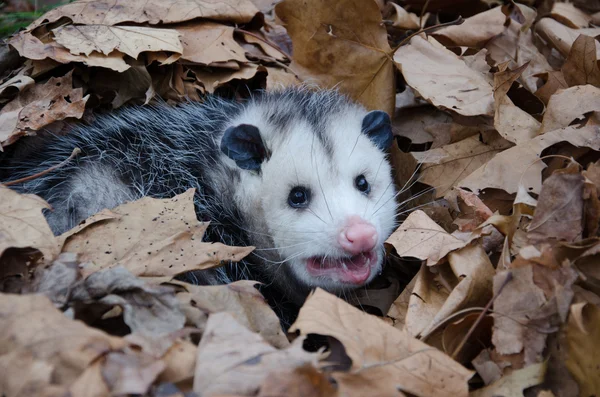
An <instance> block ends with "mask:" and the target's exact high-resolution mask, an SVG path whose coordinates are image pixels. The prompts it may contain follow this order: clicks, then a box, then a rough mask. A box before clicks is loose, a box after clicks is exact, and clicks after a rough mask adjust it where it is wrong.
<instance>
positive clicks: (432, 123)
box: [392, 106, 476, 147]
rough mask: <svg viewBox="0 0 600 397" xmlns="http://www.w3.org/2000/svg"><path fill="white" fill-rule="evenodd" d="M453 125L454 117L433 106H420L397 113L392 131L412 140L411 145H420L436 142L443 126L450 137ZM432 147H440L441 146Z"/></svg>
mask: <svg viewBox="0 0 600 397" xmlns="http://www.w3.org/2000/svg"><path fill="white" fill-rule="evenodd" d="M451 123H452V116H450V115H449V114H447V113H445V112H442V111H440V110H438V109H436V108H434V107H433V106H419V107H416V108H409V109H402V110H398V111H396V115H395V117H394V119H393V120H392V131H393V132H394V135H398V136H402V137H405V138H408V139H410V141H411V144H413V145H419V144H422V143H427V142H434V140H436V138H438V137H439V135H441V132H442V131H441V130H442V128H443V127H442V126H444V127H447V129H448V135H450V134H451V132H450V128H451V126H452V124H451ZM475 133H476V132H475ZM443 143H444V144H445V143H449V142H443ZM432 146H434V147H439V146H441V144H437V145H432Z"/></svg>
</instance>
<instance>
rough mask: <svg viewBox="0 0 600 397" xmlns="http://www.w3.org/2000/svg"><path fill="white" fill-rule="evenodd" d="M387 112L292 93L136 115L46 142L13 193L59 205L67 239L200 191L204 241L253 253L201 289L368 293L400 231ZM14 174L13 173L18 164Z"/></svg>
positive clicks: (24, 161) (294, 294) (337, 97)
mask: <svg viewBox="0 0 600 397" xmlns="http://www.w3.org/2000/svg"><path fill="white" fill-rule="evenodd" d="M392 140H393V135H392V130H391V123H390V118H389V116H388V115H387V114H386V113H385V112H382V111H370V112H369V111H367V110H366V109H365V108H364V107H362V106H360V105H358V104H356V103H354V102H352V101H351V100H349V99H348V98H347V97H346V96H344V95H342V94H340V93H338V92H337V91H333V90H316V91H315V90H309V89H306V88H291V89H285V90H282V91H279V92H273V93H262V94H256V95H254V96H252V97H251V98H250V99H248V100H247V101H244V102H237V101H233V100H226V99H221V98H218V97H216V96H209V97H208V98H207V99H206V100H205V101H204V102H203V103H198V102H186V103H183V104H180V105H177V106H169V105H167V104H165V103H158V104H155V105H152V106H129V107H125V108H123V109H121V110H117V111H114V112H112V113H109V114H106V115H101V116H98V117H97V118H96V119H95V120H94V121H93V122H91V123H90V124H87V125H86V124H79V125H73V126H72V127H71V128H70V131H69V133H68V134H67V135H65V136H50V137H47V138H44V139H43V141H42V143H41V144H39V145H37V146H36V147H37V149H36V150H33V151H32V152H31V153H29V154H28V155H27V156H25V157H24V158H23V156H16V158H13V159H11V160H10V161H7V162H5V167H9V170H10V174H11V179H18V178H21V177H23V176H27V175H32V174H36V173H38V172H40V171H42V170H45V169H47V168H49V167H51V166H54V165H56V164H58V163H60V162H62V161H63V160H65V159H66V158H68V157H69V155H70V154H71V152H72V151H73V149H74V148H76V147H77V148H80V149H81V154H80V155H79V156H78V157H76V158H75V159H73V160H72V161H70V162H69V163H68V164H67V165H65V166H63V167H61V168H58V169H56V170H54V171H53V172H51V173H49V174H46V175H44V176H41V177H39V178H37V179H34V180H31V181H28V182H25V183H23V184H20V185H15V186H13V188H15V189H16V190H18V191H20V192H24V193H34V194H37V195H39V196H41V197H42V198H44V199H45V200H47V201H48V202H49V203H50V205H51V206H52V208H53V210H52V211H48V212H47V213H46V214H45V215H46V218H47V220H48V223H49V225H50V227H51V229H52V231H53V232H54V233H55V234H60V233H63V232H65V231H67V230H69V229H71V228H72V227H74V226H76V225H77V224H79V223H80V222H81V221H83V220H85V219H86V218H88V217H89V216H91V215H93V214H95V213H97V212H99V211H100V210H102V209H105V208H109V209H110V208H113V207H116V206H118V205H120V204H123V203H125V202H128V201H132V200H136V199H139V198H141V197H144V196H151V197H157V198H167V197H172V196H174V195H176V194H180V193H183V192H184V191H186V190H187V189H189V188H196V192H197V193H196V197H195V205H196V212H197V214H198V217H199V219H201V220H207V221H210V226H209V228H208V231H207V233H206V237H205V240H207V241H219V242H223V243H225V244H229V245H238V246H249V245H252V246H255V247H256V249H255V251H254V252H253V253H252V254H251V256H250V257H248V258H247V259H246V260H245V261H244V262H243V263H238V264H231V265H229V266H226V267H223V268H220V269H217V270H212V271H203V272H199V273H197V274H196V275H195V276H194V277H197V280H196V281H197V282H198V283H201V284H219V283H227V282H230V281H233V280H238V279H255V280H258V281H261V282H263V283H265V284H267V285H269V286H270V287H271V288H274V289H275V290H277V291H278V292H279V293H280V295H279V296H280V297H283V298H284V299H286V300H289V301H291V302H293V303H294V304H296V305H300V304H301V303H302V302H303V300H304V299H305V297H306V296H307V294H308V292H309V291H310V290H311V289H313V288H315V287H321V288H324V289H325V290H328V291H330V292H333V293H341V292H343V291H345V290H347V289H352V288H357V287H360V286H363V285H365V284H367V283H368V282H369V281H371V280H372V279H373V278H374V277H375V276H376V275H377V274H378V273H380V272H381V270H382V263H383V260H384V248H383V242H384V241H385V240H386V239H387V237H388V236H389V235H390V234H391V232H392V231H393V228H394V226H395V222H396V221H395V214H396V202H395V200H394V197H395V186H394V182H393V179H392V174H391V166H390V163H389V161H388V149H389V147H390V145H391V143H392ZM6 164H8V165H6Z"/></svg>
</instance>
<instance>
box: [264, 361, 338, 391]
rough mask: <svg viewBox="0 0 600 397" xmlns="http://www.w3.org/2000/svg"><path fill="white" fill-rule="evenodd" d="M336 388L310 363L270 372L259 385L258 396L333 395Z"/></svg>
mask: <svg viewBox="0 0 600 397" xmlns="http://www.w3.org/2000/svg"><path fill="white" fill-rule="evenodd" d="M337 395H338V392H337V390H336V389H335V387H334V386H333V385H332V384H331V382H330V381H329V379H328V378H327V376H326V375H325V374H323V373H322V372H319V371H317V370H316V369H315V368H314V367H312V366H310V365H305V366H303V367H298V368H294V369H293V370H289V371H281V372H272V373H270V374H269V375H268V376H267V378H266V379H265V381H264V382H263V384H262V385H261V386H260V393H259V394H258V397H274V396H286V397H307V396H310V397H335V396H337Z"/></svg>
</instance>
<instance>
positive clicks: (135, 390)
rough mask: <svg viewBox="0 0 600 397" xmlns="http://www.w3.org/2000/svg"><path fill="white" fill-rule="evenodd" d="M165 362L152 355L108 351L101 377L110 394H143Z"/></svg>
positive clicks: (162, 369) (162, 368)
mask: <svg viewBox="0 0 600 397" xmlns="http://www.w3.org/2000/svg"><path fill="white" fill-rule="evenodd" d="M164 369H165V364H164V363H163V362H162V361H157V360H155V359H154V358H152V357H148V356H143V355H128V354H123V353H120V352H110V353H108V355H107V356H106V361H105V363H104V365H103V368H102V379H103V380H104V381H105V382H106V384H107V385H108V387H109V389H110V391H111V394H112V395H132V394H145V393H146V392H147V391H148V389H150V386H151V385H152V383H153V382H154V380H155V379H156V378H157V377H158V375H159V374H160V373H161V372H162V371H164Z"/></svg>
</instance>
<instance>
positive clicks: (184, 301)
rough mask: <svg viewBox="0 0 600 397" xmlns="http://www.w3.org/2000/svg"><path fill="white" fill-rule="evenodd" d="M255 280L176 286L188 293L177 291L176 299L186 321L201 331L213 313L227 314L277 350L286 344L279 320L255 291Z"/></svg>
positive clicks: (287, 343)
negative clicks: (225, 283)
mask: <svg viewBox="0 0 600 397" xmlns="http://www.w3.org/2000/svg"><path fill="white" fill-rule="evenodd" d="M256 284H257V283H256V282H255V281H248V280H242V281H237V282H234V283H230V284H227V285H214V286H197V285H190V284H179V285H181V286H183V287H184V288H185V289H186V290H187V292H179V293H178V294H177V299H179V302H180V305H181V307H182V309H183V311H184V312H185V313H186V317H187V318H188V322H191V323H192V324H193V325H194V326H195V327H197V328H200V329H204V328H205V326H206V321H207V319H208V317H209V316H210V315H211V314H213V313H220V312H227V313H229V314H231V315H232V316H233V318H234V319H235V320H236V321H237V322H238V323H240V324H241V325H242V326H244V327H246V328H248V329H249V330H251V331H253V332H256V333H258V334H259V335H260V336H261V337H262V338H263V339H264V340H265V341H267V342H269V343H270V344H271V345H273V346H275V347H277V348H283V347H286V346H288V345H289V342H288V340H287V338H286V336H285V334H284V333H283V331H282V329H281V326H280V325H279V318H277V316H276V315H275V313H274V312H273V310H272V309H271V308H270V307H269V305H268V304H267V302H266V301H265V298H264V297H263V296H262V294H261V293H260V292H259V291H258V290H257V289H256V288H254V286H255V285H256Z"/></svg>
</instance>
